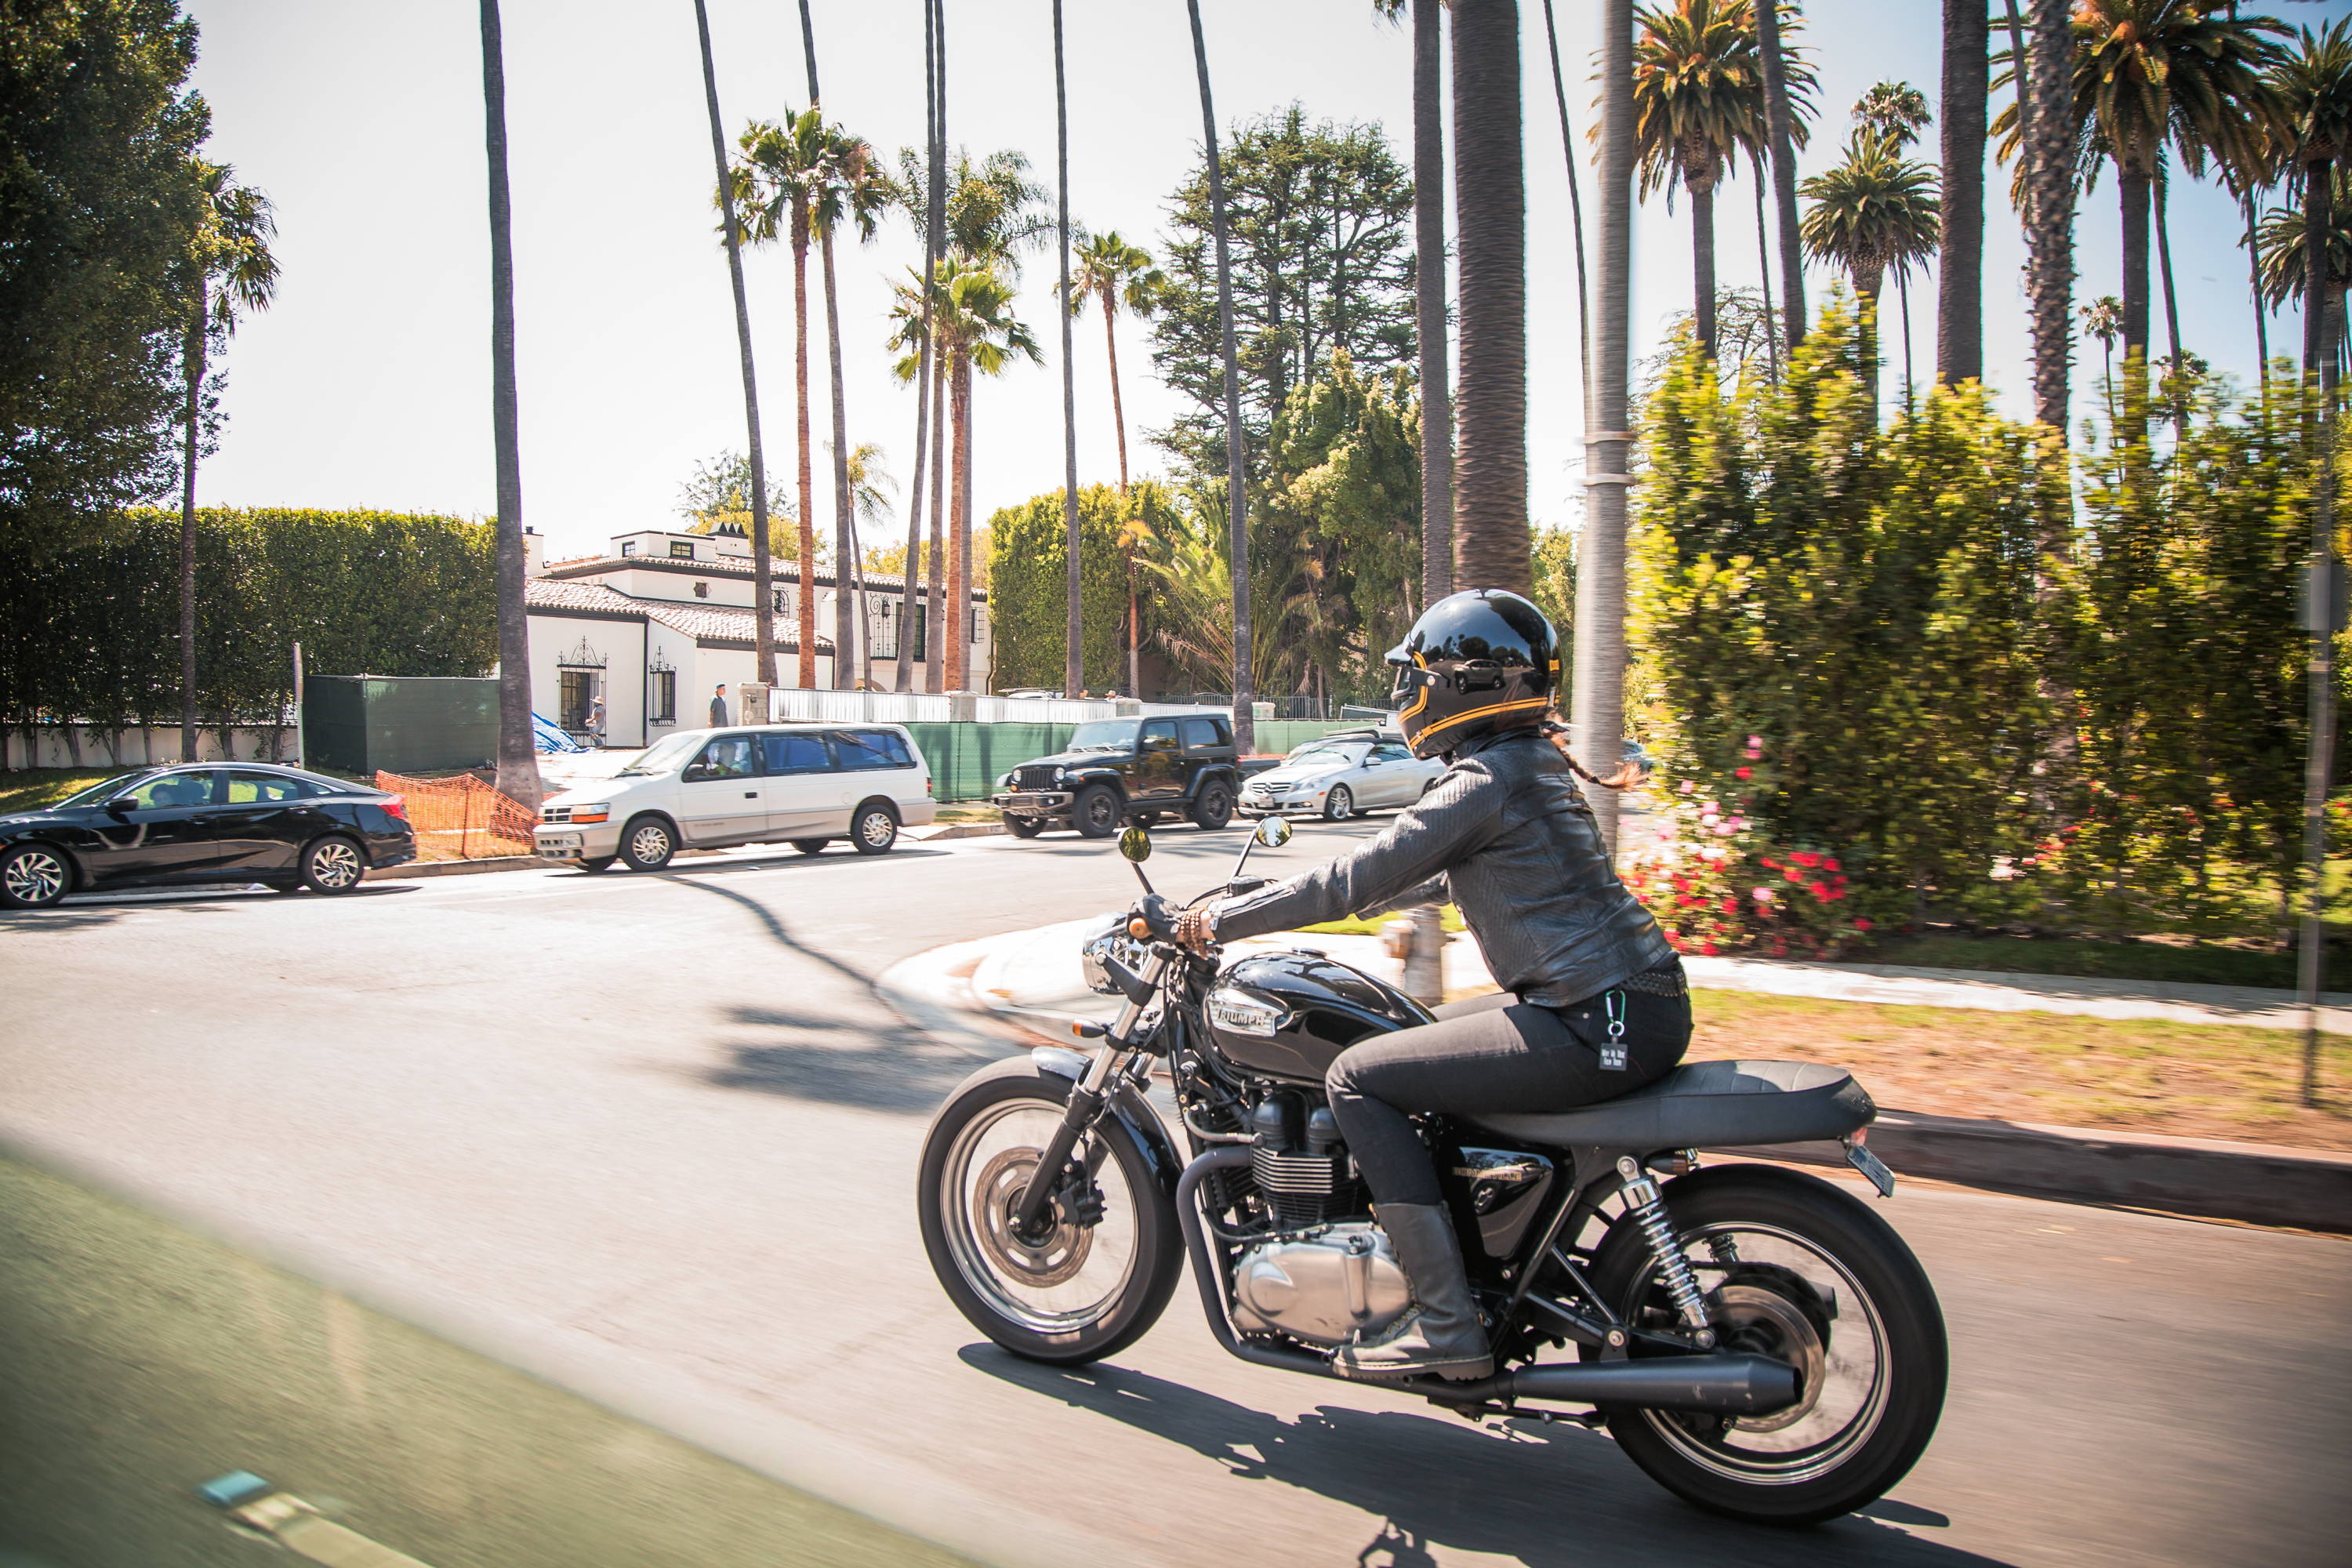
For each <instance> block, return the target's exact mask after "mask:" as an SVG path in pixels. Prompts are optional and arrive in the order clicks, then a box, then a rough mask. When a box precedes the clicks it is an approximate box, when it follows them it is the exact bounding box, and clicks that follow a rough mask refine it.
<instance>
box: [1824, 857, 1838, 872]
mask: <svg viewBox="0 0 2352 1568" xmlns="http://www.w3.org/2000/svg"><path fill="white" fill-rule="evenodd" d="M1837 868H1838V863H1837V860H1836V858H1834V857H1832V858H1829V859H1825V860H1823V861H1822V870H1824V871H1834V870H1836V869H1837Z"/></svg>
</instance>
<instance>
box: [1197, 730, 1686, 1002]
mask: <svg viewBox="0 0 2352 1568" xmlns="http://www.w3.org/2000/svg"><path fill="white" fill-rule="evenodd" d="M1451 762H1452V765H1451V766H1449V767H1448V768H1447V769H1446V770H1445V773H1444V775H1443V776H1442V777H1440V778H1439V780H1438V781H1437V784H1436V785H1435V786H1434V787H1433V788H1432V789H1431V790H1430V792H1429V793H1428V794H1427V795H1423V796H1422V797H1421V800H1420V802H1419V804H1417V805H1411V806H1408V807H1406V808H1405V810H1404V811H1403V813H1402V815H1400V816H1398V817H1397V818H1396V820H1395V821H1393V822H1391V823H1390V824H1389V827H1388V831H1387V832H1385V833H1382V834H1381V836H1380V837H1377V838H1374V839H1370V840H1369V841H1367V842H1366V843H1363V844H1360V845H1359V846H1357V847H1355V848H1354V849H1352V850H1350V851H1349V853H1347V854H1345V855H1343V856H1341V857H1340V858H1339V859H1337V860H1334V861H1332V862H1330V863H1329V864H1328V865H1325V866H1318V867H1317V868H1315V869H1314V870H1312V871H1307V872H1305V873H1303V874H1301V875H1299V876H1297V877H1293V878H1291V879H1289V880H1288V881H1286V882H1277V883H1275V884H1274V885H1273V886H1271V887H1267V888H1261V889H1258V890H1257V891H1256V892H1254V893H1246V894H1244V895H1243V896H1241V897H1239V898H1235V899H1229V900H1225V901H1224V902H1223V903H1220V904H1219V905H1218V906H1217V908H1216V933H1217V939H1218V940H1219V941H1220V942H1223V941H1227V940H1230V939H1233V938H1237V937H1244V936H1258V935H1261V934H1263V933H1265V932H1266V931H1287V930H1290V929H1291V928H1293V927H1296V926H1302V925H1313V924H1315V923H1317V922H1318V921H1329V920H1337V919H1339V917H1340V916H1342V915H1348V914H1358V915H1363V914H1372V913H1376V912H1378V911H1380V910H1393V909H1402V908H1404V907H1406V906H1408V905H1411V904H1416V903H1429V902H1433V901H1436V900H1443V899H1445V898H1446V897H1448V896H1449V895H1450V896H1451V897H1452V899H1453V900H1454V902H1455V903H1457V904H1459V905H1460V906H1461V907H1462V918H1463V920H1464V921H1465V923H1467V924H1468V926H1469V927H1470V930H1471V931H1472V933H1473V934H1474V935H1475V936H1476V937H1477V939H1478V946H1479V948H1480V950H1481V951H1482V952H1485V954H1486V967H1487V969H1488V970H1489V971H1490V972H1491V973H1493V974H1494V976H1495V984H1497V985H1499V986H1501V987H1502V988H1503V989H1504V990H1506V991H1513V992H1517V994H1518V995H1519V998H1520V1000H1522V1001H1525V1002H1533V1003H1537V1004H1539V1005H1543V1006H1547V1007H1565V1006H1567V1005H1570V1003H1574V1002H1581V1001H1583V1000H1585V999H1586V998H1588V997H1591V996H1596V995H1598V994H1601V992H1604V991H1607V990H1609V989H1611V988H1612V987H1613V986H1616V985H1619V984H1622V983H1623V982H1625V981H1626V980H1628V979H1630V978H1632V977H1633V975H1636V974H1639V973H1642V971H1643V970H1645V969H1649V968H1651V967H1653V966H1654V965H1656V964H1660V963H1664V962H1665V961H1666V960H1668V959H1670V958H1672V957H1673V956H1674V953H1675V950H1674V949H1673V947H1671V946H1670V945H1668V943H1667V942H1666V939H1665V936H1664V933H1663V932H1661V931H1659V930H1658V922H1657V921H1654V920H1652V919H1651V918H1650V911H1649V910H1645V909H1643V907H1642V906H1641V904H1640V903H1639V902H1638V901H1636V900H1635V899H1634V897H1633V894H1631V893H1629V892H1627V891H1626V890H1625V885H1624V884H1623V883H1622V882H1620V881H1619V880H1618V879H1617V872H1616V868H1614V867H1612V865H1611V864H1610V863H1609V856H1608V853H1607V851H1606V850H1605V849H1603V848H1602V847H1601V833H1600V829H1599V827H1598V826H1597V825H1596V824H1595V823H1594V821H1593V819H1592V808H1591V806H1590V805H1586V804H1585V801H1584V796H1583V795H1582V794H1581V793H1580V792H1579V790H1578V789H1577V787H1576V782H1575V778H1574V775H1572V774H1571V773H1570V772H1569V769H1568V763H1567V762H1566V760H1565V759H1563V758H1562V757H1561V756H1560V754H1559V752H1558V751H1557V750H1556V749H1554V747H1553V746H1552V743H1551V742H1550V741H1549V740H1548V739H1546V738H1545V737H1544V736H1543V735H1541V734H1539V733H1538V732H1537V731H1532V730H1507V731H1503V732H1502V733H1501V734H1499V735H1492V736H1486V737H1482V738H1481V739H1479V740H1477V741H1474V742H1470V743H1469V744H1467V745H1465V746H1464V747H1463V748H1462V749H1461V750H1459V751H1457V752H1454V755H1453V757H1452V759H1451Z"/></svg>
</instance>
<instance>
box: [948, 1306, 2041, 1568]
mask: <svg viewBox="0 0 2352 1568" xmlns="http://www.w3.org/2000/svg"><path fill="white" fill-rule="evenodd" d="M960 1354H961V1359H962V1360H963V1362H964V1363H965V1364H966V1365H968V1366H971V1367H972V1368H974V1369H975V1370H977V1371H980V1372H983V1373H987V1374H988V1375H990V1376H991V1377H995V1378H1000V1379H1002V1380H1003V1381H1004V1382H1007V1383H1010V1384H1016V1385H1018V1386H1020V1387H1023V1388H1027V1389H1031V1390H1033V1391H1034V1392H1036V1393H1038V1394H1045V1395H1046V1396H1048V1397H1051V1398H1055V1399H1059V1400H1062V1401H1063V1402H1064V1403H1066V1404H1067V1405H1072V1406H1074V1407H1076V1408H1078V1409H1082V1410H1089V1411H1092V1412H1094V1413H1096V1414H1097V1415H1104V1416H1108V1417H1109V1418H1110V1419H1112V1420H1115V1421H1118V1422H1121V1423H1123V1424H1125V1425H1127V1426H1132V1427H1135V1428H1137V1429H1139V1430H1140V1431H1144V1432H1149V1433H1150V1434H1151V1435H1153V1436H1158V1437H1163V1438H1165V1439H1167V1440H1168V1441H1170V1442H1171V1443H1179V1444H1181V1445H1183V1446H1184V1447H1188V1448H1191V1449H1192V1450H1193V1451H1194V1452H1196V1453H1199V1454H1202V1455H1205V1456H1206V1457H1208V1458H1212V1459H1214V1460H1216V1461H1217V1462H1218V1463H1220V1464H1222V1465H1223V1466H1224V1467H1225V1468H1226V1469H1227V1471H1228V1473H1229V1474H1230V1475H1231V1476H1232V1477H1233V1479H1235V1480H1237V1481H1273V1482H1276V1483H1280V1484H1283V1485H1287V1486H1293V1487H1297V1488H1300V1489H1303V1490H1307V1491H1310V1492H1315V1493H1317V1494H1318V1495H1320V1496H1323V1497H1327V1498H1329V1499H1331V1500H1334V1501H1337V1502H1340V1503H1345V1504H1347V1505H1348V1506H1349V1507H1351V1508H1356V1509H1360V1510H1363V1511H1364V1512H1365V1513H1367V1514H1370V1515H1372V1516H1373V1517H1375V1518H1377V1519H1379V1520H1380V1521H1381V1524H1380V1527H1379V1530H1378V1531H1377V1532H1376V1533H1375V1534H1374V1535H1373V1536H1372V1538H1371V1539H1370V1541H1369V1542H1366V1543H1365V1544H1364V1546H1363V1547H1362V1548H1361V1549H1360V1551H1358V1552H1356V1553H1355V1554H1354V1557H1353V1561H1355V1562H1356V1563H1361V1564H1364V1565H1366V1568H1424V1565H1428V1564H1433V1563H1435V1562H1436V1557H1435V1555H1434V1551H1433V1549H1434V1548H1438V1547H1444V1548H1447V1549H1450V1550H1453V1551H1457V1552H1489V1553H1494V1554H1496V1555H1500V1556H1505V1557H1509V1558H1513V1559H1516V1560H1517V1561H1518V1562H1520V1563H1527V1564H1528V1565H1529V1568H1570V1565H1571V1564H1573V1565H1577V1568H1582V1565H1585V1564H1589V1563H1594V1562H1604V1561H1609V1560H1611V1559H1612V1558H1613V1559H1615V1560H1617V1561H1622V1562H1646V1563H1655V1562H1665V1561H1672V1562H1675V1563H1681V1564H1703V1563H1721V1564H1724V1565H1725V1568H1733V1565H1738V1568H1759V1565H1762V1568H1780V1565H1784V1564H1785V1565H1786V1568H1814V1565H1817V1564H1821V1563H1871V1564H1895V1565H1899V1568H1964V1565H1969V1564H1989V1563H1994V1562H1995V1561H1996V1560H1995V1559H1992V1558H1988V1557H1984V1556H1980V1555H1979V1554H1978V1553H1976V1552H1967V1551H1962V1550H1959V1549H1957V1548H1954V1547H1949V1546H1945V1545H1942V1544H1940V1543H1938V1542H1932V1541H1926V1540H1922V1539H1920V1538H1919V1537H1917V1536H1915V1535H1910V1534H1906V1533H1905V1532H1904V1531H1899V1530H1894V1529H1890V1528H1888V1527H1887V1526H1886V1525H1885V1524H1883V1523H1878V1522H1875V1521H1873V1520H1870V1519H1866V1518H1861V1517H1851V1518H1846V1519H1842V1520H1838V1521H1833V1522H1832V1523H1829V1524H1825V1525H1822V1526H1819V1527H1817V1528H1814V1529H1811V1530H1801V1531H1781V1530H1770V1529H1766V1528H1763V1527H1760V1526H1755V1525H1743V1524H1738V1523H1735V1522H1733V1521H1728V1520H1719V1519H1715V1518H1711V1517H1710V1516H1708V1515H1706V1514H1703V1513H1700V1512H1698V1511H1697V1510H1694V1509H1691V1508H1688V1507H1686V1506H1685V1505H1684V1504H1683V1503H1681V1502H1679V1501H1677V1500H1675V1498H1673V1497H1672V1496H1670V1495H1669V1494H1668V1493H1666V1492H1665V1491H1664V1490H1663V1489H1660V1488H1658V1487H1657V1486H1655V1485H1654V1483H1653V1482H1652V1481H1651V1480H1650V1479H1649V1478H1648V1477H1646V1476H1644V1475H1643V1474H1641V1472H1639V1471H1638V1470H1636V1469H1635V1468H1633V1464H1632V1463H1631V1461H1629V1460H1627V1459H1626V1458H1624V1457H1623V1456H1622V1454H1620V1453H1619V1452H1618V1451H1617V1447H1616V1445H1615V1444H1614V1443H1612V1442H1611V1441H1610V1440H1609V1439H1608V1438H1607V1437H1605V1436H1601V1434H1599V1433H1594V1432H1587V1431H1585V1430H1584V1429H1583V1428H1581V1427H1580V1426H1569V1425H1566V1424H1561V1425H1557V1426H1546V1425H1540V1424H1538V1423H1536V1422H1533V1421H1513V1422H1507V1423H1502V1424H1498V1425H1492V1426H1470V1425H1467V1424H1465V1423H1464V1422H1463V1421H1462V1420H1461V1419H1460V1418H1458V1417H1454V1416H1434V1415H1416V1414H1412V1413H1407V1412H1400V1411H1393V1410H1378V1411H1376V1410H1359V1409H1352V1408H1349V1407H1348V1406H1346V1405H1319V1406H1318V1407H1317V1408H1316V1409H1314V1410H1313V1411H1310V1412H1308V1413H1307V1414H1304V1415H1298V1416H1297V1417H1296V1418H1286V1417H1284V1416H1281V1415H1273V1414H1270V1413H1268V1412H1266V1411H1263V1410H1255V1409H1252V1408H1251V1407H1249V1406H1247V1405H1236V1404H1234V1402H1233V1401H1231V1400H1227V1399H1222V1398H1219V1397H1218V1396H1217V1395H1215V1394H1204V1393H1202V1392H1201V1391H1200V1390H1198V1389H1194V1388H1189V1387H1186V1386H1185V1385H1183V1384H1177V1383H1171V1382H1169V1381H1168V1380H1167V1379H1165V1378H1159V1377H1154V1376H1152V1375H1151V1374H1150V1373H1142V1372H1136V1371H1133V1370H1131V1369H1129V1368H1126V1367H1118V1366H1108V1365H1096V1366H1089V1367H1048V1366H1042V1365H1039V1364H1037V1363H1034V1362H1025V1361H1022V1360H1019V1359H1018V1358H1016V1357H1013V1356H1012V1355H1009V1354H1007V1353H1005V1352H1003V1351H1002V1350H999V1349H998V1348H996V1347H995V1346H994V1345H987V1344H975V1345H968V1346H966V1347H965V1348H964V1349H963V1350H962V1351H961V1352H960ZM1138 1484H1139V1485H1141V1486H1144V1487H1147V1488H1148V1487H1149V1485H1150V1483H1149V1481H1148V1480H1139V1482H1138ZM1874 1506H1875V1510H1876V1511H1879V1512H1880V1513H1881V1514H1882V1515H1883V1516H1884V1517H1886V1518H1892V1519H1900V1520H1902V1521H1904V1522H1906V1523H1909V1522H1927V1521H1942V1517H1943V1516H1941V1515H1939V1514H1931V1513H1929V1512H1928V1511H1927V1510H1925V1509H1916V1508H1911V1507H1909V1506H1908V1505H1905V1504H1900V1503H1886V1504H1880V1505H1874ZM1335 1544H1337V1543H1335ZM1332 1560H1333V1561H1338V1562H1344V1561H1348V1560H1349V1559H1348V1558H1346V1557H1341V1556H1338V1555H1335V1556H1334V1557H1333V1559H1332Z"/></svg>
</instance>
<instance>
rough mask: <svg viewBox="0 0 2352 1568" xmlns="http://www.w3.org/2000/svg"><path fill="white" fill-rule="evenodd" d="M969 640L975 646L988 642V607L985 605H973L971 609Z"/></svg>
mask: <svg viewBox="0 0 2352 1568" xmlns="http://www.w3.org/2000/svg"><path fill="white" fill-rule="evenodd" d="M971 640H972V641H973V642H974V643H975V644H978V643H983V642H986V641H987V640H988V606H987V605H973V606H972V607H971Z"/></svg>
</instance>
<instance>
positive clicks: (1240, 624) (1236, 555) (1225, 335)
mask: <svg viewBox="0 0 2352 1568" xmlns="http://www.w3.org/2000/svg"><path fill="white" fill-rule="evenodd" d="M1184 3H1185V9H1186V10H1187V11H1188V12H1189V13H1190V15H1191V17H1192V67H1193V70H1194V72H1195V74H1196V75H1198V76H1199V78H1200V79H1201V141H1202V146H1204V147H1205V148H1207V150H1208V154H1209V222H1210V227H1211V229H1212V231H1213V234H1214V237H1215V241H1216V247H1217V335H1218V340H1219V347H1220V351H1221V353H1223V358H1224V362H1225V548H1226V550H1227V552H1229V553H1230V555H1231V557H1232V572H1233V580H1234V743H1235V744H1236V745H1238V746H1239V747H1240V748H1241V750H1242V752H1243V753H1244V755H1246V754H1248V753H1249V752H1254V751H1255V750H1257V681H1256V678H1255V670H1254V668H1253V667H1252V665H1251V662H1250V661H1251V657H1252V654H1253V652H1254V648H1253V638H1252V636H1251V634H1252V631H1253V628H1252V626H1251V625H1250V571H1249V454H1248V451H1247V450H1246V448H1245V446H1244V441H1245V437H1244V432H1243V430H1242V382H1241V356H1240V353H1239V352H1238V349H1237V347H1236V345H1235V342H1234V264H1233V254H1232V247H1230V245H1229V244H1228V243H1227V239H1226V232H1225V171H1224V163H1223V159H1222V158H1221V157H1220V156H1219V155H1218V153H1217V110H1216V105H1215V103H1214V101H1213V100H1212V99H1211V97H1210V93H1209V44H1208V40H1207V39H1206V38H1205V37H1203V36H1202V32H1201V0H1184Z"/></svg>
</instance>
